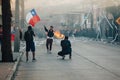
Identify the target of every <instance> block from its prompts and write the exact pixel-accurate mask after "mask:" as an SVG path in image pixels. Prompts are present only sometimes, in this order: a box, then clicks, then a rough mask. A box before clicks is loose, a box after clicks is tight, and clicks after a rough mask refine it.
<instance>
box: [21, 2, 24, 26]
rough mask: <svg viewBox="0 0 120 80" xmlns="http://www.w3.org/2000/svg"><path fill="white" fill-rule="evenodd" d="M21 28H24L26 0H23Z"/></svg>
mask: <svg viewBox="0 0 120 80" xmlns="http://www.w3.org/2000/svg"><path fill="white" fill-rule="evenodd" d="M21 28H24V0H21Z"/></svg>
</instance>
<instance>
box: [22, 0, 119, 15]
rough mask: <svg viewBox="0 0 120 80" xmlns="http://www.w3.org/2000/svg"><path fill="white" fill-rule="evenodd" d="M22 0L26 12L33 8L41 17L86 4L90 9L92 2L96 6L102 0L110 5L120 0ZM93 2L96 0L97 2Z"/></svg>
mask: <svg viewBox="0 0 120 80" xmlns="http://www.w3.org/2000/svg"><path fill="white" fill-rule="evenodd" d="M24 1H25V12H26V13H27V12H28V11H29V10H31V9H33V8H35V9H36V12H37V13H38V14H39V15H40V16H41V17H44V16H46V15H48V14H61V13H64V12H72V11H77V10H80V9H81V8H82V9H84V8H85V6H87V7H88V8H89V9H90V7H91V5H92V4H94V5H96V6H97V5H98V4H99V3H100V2H103V3H101V4H105V6H106V5H108V4H110V5H111V3H112V4H116V3H118V2H120V0H24ZM92 1H93V2H94V3H93V2H92ZM95 2H97V4H96V3H95ZM102 6H104V5H102ZM102 6H101V7H102Z"/></svg>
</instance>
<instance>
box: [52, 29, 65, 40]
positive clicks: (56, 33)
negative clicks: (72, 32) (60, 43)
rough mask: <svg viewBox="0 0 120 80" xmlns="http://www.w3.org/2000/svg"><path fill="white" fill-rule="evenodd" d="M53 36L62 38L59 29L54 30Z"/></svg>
mask: <svg viewBox="0 0 120 80" xmlns="http://www.w3.org/2000/svg"><path fill="white" fill-rule="evenodd" d="M54 36H55V37H56V38H58V39H62V38H64V35H63V34H61V33H60V31H55V32H54Z"/></svg>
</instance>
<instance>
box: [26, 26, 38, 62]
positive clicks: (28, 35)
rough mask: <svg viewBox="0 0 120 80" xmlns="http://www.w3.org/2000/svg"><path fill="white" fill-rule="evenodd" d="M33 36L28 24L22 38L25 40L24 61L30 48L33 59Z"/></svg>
mask: <svg viewBox="0 0 120 80" xmlns="http://www.w3.org/2000/svg"><path fill="white" fill-rule="evenodd" d="M33 36H35V34H34V31H33V30H32V27H31V26H28V30H27V31H26V32H25V34H24V39H25V41H26V61H28V53H29V51H30V50H31V51H32V55H33V59H32V60H33V61H34V60H36V59H35V43H34V40H33Z"/></svg>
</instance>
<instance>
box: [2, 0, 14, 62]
mask: <svg viewBox="0 0 120 80" xmlns="http://www.w3.org/2000/svg"><path fill="white" fill-rule="evenodd" d="M11 17H12V13H11V6H10V0H2V23H3V39H2V47H1V51H2V62H13V55H12V48H11Z"/></svg>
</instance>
